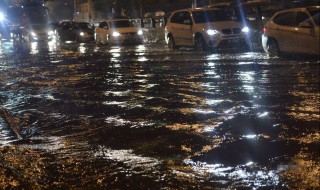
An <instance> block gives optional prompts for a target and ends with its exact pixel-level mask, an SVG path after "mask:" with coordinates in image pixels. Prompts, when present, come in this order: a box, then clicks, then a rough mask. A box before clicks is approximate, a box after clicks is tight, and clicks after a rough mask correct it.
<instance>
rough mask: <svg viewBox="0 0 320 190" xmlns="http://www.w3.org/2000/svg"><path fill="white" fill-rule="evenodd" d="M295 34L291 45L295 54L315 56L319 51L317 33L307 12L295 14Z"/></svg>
mask: <svg viewBox="0 0 320 190" xmlns="http://www.w3.org/2000/svg"><path fill="white" fill-rule="evenodd" d="M296 25H297V27H296V32H295V36H294V38H293V39H294V40H293V42H292V45H293V46H294V47H295V48H294V50H296V51H295V52H298V53H312V54H315V53H316V51H318V50H319V31H318V30H317V28H316V26H315V24H314V23H313V21H312V19H311V17H310V15H308V14H307V12H302V11H299V12H297V14H296Z"/></svg>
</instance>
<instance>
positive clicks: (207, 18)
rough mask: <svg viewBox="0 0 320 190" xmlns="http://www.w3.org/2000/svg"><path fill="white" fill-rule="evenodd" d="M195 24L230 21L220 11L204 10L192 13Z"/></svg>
mask: <svg viewBox="0 0 320 190" xmlns="http://www.w3.org/2000/svg"><path fill="white" fill-rule="evenodd" d="M192 15H193V18H194V22H195V23H206V22H220V21H232V19H231V18H230V17H229V16H228V15H227V14H226V13H225V12H224V11H222V10H204V11H194V12H192Z"/></svg>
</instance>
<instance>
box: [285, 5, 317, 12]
mask: <svg viewBox="0 0 320 190" xmlns="http://www.w3.org/2000/svg"><path fill="white" fill-rule="evenodd" d="M305 10H320V6H307V7H296V8H289V9H283V10H281V11H279V12H287V11H305Z"/></svg>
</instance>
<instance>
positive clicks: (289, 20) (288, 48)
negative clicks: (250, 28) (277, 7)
mask: <svg viewBox="0 0 320 190" xmlns="http://www.w3.org/2000/svg"><path fill="white" fill-rule="evenodd" d="M319 17H320V6H312V7H303V8H292V9H286V10H283V11H279V12H277V13H275V14H274V15H273V16H272V17H271V19H270V20H269V21H268V22H267V24H266V25H265V26H264V29H263V31H264V34H263V35H262V46H263V49H264V51H265V52H267V53H269V54H270V55H279V53H282V52H286V53H299V54H311V55H317V56H319V53H320V49H319V34H320V30H319Z"/></svg>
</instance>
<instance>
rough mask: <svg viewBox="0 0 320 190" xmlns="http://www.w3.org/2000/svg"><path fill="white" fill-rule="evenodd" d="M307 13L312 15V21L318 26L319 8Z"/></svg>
mask: <svg viewBox="0 0 320 190" xmlns="http://www.w3.org/2000/svg"><path fill="white" fill-rule="evenodd" d="M309 13H310V15H311V16H312V18H313V21H314V23H315V24H316V25H317V26H319V25H320V24H319V17H320V9H314V10H310V11H309Z"/></svg>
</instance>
